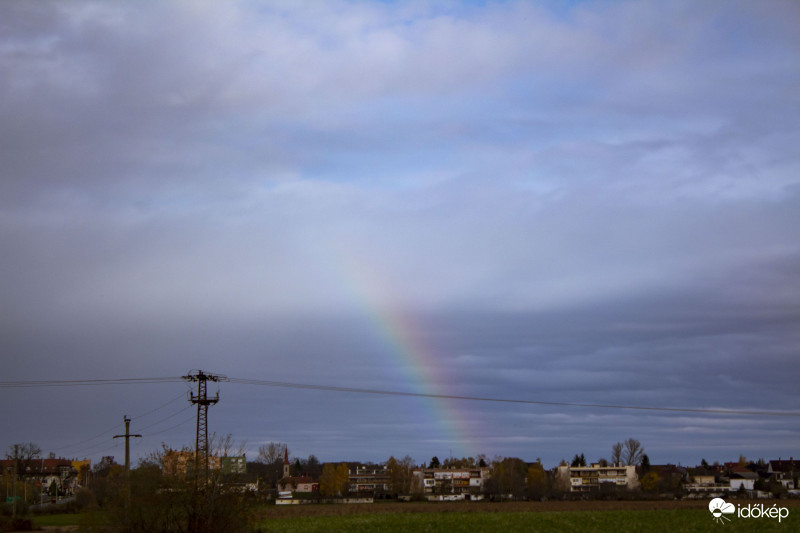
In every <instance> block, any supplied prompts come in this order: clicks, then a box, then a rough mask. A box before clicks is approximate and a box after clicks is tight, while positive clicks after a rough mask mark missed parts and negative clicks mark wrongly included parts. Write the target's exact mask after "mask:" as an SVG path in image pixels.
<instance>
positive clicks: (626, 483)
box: [556, 463, 639, 492]
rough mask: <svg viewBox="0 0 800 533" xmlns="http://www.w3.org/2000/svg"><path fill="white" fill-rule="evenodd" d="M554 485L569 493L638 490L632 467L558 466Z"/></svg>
mask: <svg viewBox="0 0 800 533" xmlns="http://www.w3.org/2000/svg"><path fill="white" fill-rule="evenodd" d="M556 483H557V485H558V486H560V487H561V488H562V489H563V490H565V491H569V492H591V491H594V490H600V489H601V488H611V487H613V488H622V489H636V488H639V477H638V476H637V475H636V467H635V466H634V465H627V466H623V465H616V466H600V465H599V464H597V463H593V464H592V465H590V466H559V467H558V469H557V470H556Z"/></svg>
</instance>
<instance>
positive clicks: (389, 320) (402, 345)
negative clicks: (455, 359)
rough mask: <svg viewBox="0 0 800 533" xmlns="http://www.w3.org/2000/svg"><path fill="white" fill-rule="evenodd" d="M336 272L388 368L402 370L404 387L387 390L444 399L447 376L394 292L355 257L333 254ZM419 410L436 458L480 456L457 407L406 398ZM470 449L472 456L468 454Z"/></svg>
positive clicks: (445, 402) (449, 402)
mask: <svg viewBox="0 0 800 533" xmlns="http://www.w3.org/2000/svg"><path fill="white" fill-rule="evenodd" d="M338 257H339V259H340V267H341V269H342V274H343V275H344V277H345V279H347V280H348V283H347V285H348V287H349V288H350V290H351V291H352V295H351V296H354V297H355V299H356V303H357V307H358V308H359V309H360V310H361V311H362V312H363V313H364V315H365V317H366V318H367V319H368V320H369V321H370V323H371V325H372V326H373V330H374V331H375V332H376V334H377V335H378V337H379V340H380V342H381V343H383V344H384V345H385V346H386V347H387V350H386V351H385V352H383V353H386V354H389V355H388V356H389V357H392V358H393V360H392V363H394V365H393V366H399V367H400V368H402V369H403V372H402V375H401V379H400V383H404V384H405V385H406V386H405V387H400V388H392V390H401V391H403V392H413V393H416V394H431V395H446V394H448V391H447V390H446V389H445V387H446V383H447V382H448V377H449V376H448V375H447V373H446V372H445V371H444V370H443V369H442V368H441V366H440V365H439V364H437V361H436V358H435V353H434V350H432V349H431V348H430V347H429V346H427V345H426V344H425V342H424V340H423V339H422V336H421V335H420V333H419V332H420V331H421V328H420V327H419V326H418V325H417V324H416V323H415V321H414V319H413V317H412V316H411V315H410V314H409V313H407V312H404V310H403V308H402V306H401V305H400V304H399V303H398V298H397V295H396V292H395V291H393V290H392V289H391V287H390V286H389V285H388V284H387V283H385V282H384V280H383V279H381V278H380V277H379V275H378V273H377V269H375V268H371V267H370V266H369V265H368V264H367V262H366V261H364V260H362V259H361V258H357V257H356V256H355V255H354V254H351V253H348V254H338ZM409 401H414V402H417V403H418V405H420V406H421V409H422V411H423V413H424V416H426V417H427V419H428V421H429V422H430V423H431V424H432V425H433V426H434V427H435V428H437V431H438V433H437V434H436V436H435V437H433V438H432V440H433V441H434V442H435V443H437V444H439V445H440V446H441V447H442V448H443V449H442V450H440V451H438V452H436V454H438V455H440V456H442V455H443V454H444V453H445V452H450V453H452V455H453V456H454V457H465V456H470V455H474V454H477V453H479V449H478V447H477V445H476V443H474V442H473V439H472V438H470V437H469V435H470V425H471V424H470V421H469V420H468V419H467V418H466V417H465V414H464V412H463V411H460V410H459V409H458V407H459V405H458V403H459V402H458V401H457V400H452V399H447V398H432V397H430V398H426V397H417V398H410V399H409ZM467 449H471V451H469V452H468V451H467Z"/></svg>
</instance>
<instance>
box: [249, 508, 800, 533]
mask: <svg viewBox="0 0 800 533" xmlns="http://www.w3.org/2000/svg"><path fill="white" fill-rule="evenodd" d="M737 503H738V504H740V505H747V504H749V503H751V502H747V501H739V502H737ZM752 503H758V504H764V506H765V507H769V506H772V504H773V503H777V505H778V506H779V507H788V508H789V509H790V512H789V517H788V518H787V519H784V520H783V521H782V522H780V523H779V522H778V521H777V520H775V519H770V518H759V519H744V518H737V517H733V518H732V519H731V521H730V522H727V523H726V524H725V526H723V525H720V524H717V523H715V522H714V521H713V518H712V516H711V514H710V513H709V511H708V507H707V505H708V502H707V501H704V500H698V501H653V502H641V501H613V502H598V501H587V502H563V501H557V502H516V503H484V502H475V503H465V502H459V503H379V504H372V505H312V506H296V507H295V506H293V507H275V508H269V509H267V510H266V511H265V512H264V515H263V516H264V519H263V520H261V521H260V522H259V524H258V527H259V529H260V531H263V532H270V533H273V532H275V533H277V532H287V533H306V532H338V531H341V532H345V531H347V532H352V531H359V532H361V531H367V532H394V531H415V532H416V531H423V532H440V531H441V532H450V531H465V532H467V531H468V532H470V533H474V532H494V531H538V532H544V533H548V532H560V531H590V532H605V531H613V532H627V531H648V532H651V531H652V532H656V533H657V532H664V533H668V532H669V533H672V532H675V531H697V532H705V531H708V532H712V531H719V528H720V527H725V531H800V501H779V502H774V501H769V502H767V501H759V502H752Z"/></svg>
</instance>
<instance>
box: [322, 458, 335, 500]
mask: <svg viewBox="0 0 800 533" xmlns="http://www.w3.org/2000/svg"><path fill="white" fill-rule="evenodd" d="M319 493H320V494H322V496H323V497H325V498H333V497H334V496H336V493H337V487H336V465H334V464H333V463H325V464H324V465H323V467H322V475H320V476H319Z"/></svg>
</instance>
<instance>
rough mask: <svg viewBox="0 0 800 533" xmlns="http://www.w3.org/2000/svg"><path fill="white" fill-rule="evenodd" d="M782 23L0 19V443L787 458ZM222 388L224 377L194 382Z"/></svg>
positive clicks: (794, 165)
mask: <svg viewBox="0 0 800 533" xmlns="http://www.w3.org/2000/svg"><path fill="white" fill-rule="evenodd" d="M798 22H800V4H798V3H796V2H790V1H777V0H776V1H771V0H769V1H763V2H749V1H743V2H735V1H725V2H722V1H709V2H695V1H686V2H680V1H678V2H672V1H670V2H617V1H601V2H580V1H577V2H564V1H553V2H503V1H498V2H446V1H443V2H434V3H430V2H415V1H408V2H406V1H396V2H394V1H392V2H367V1H338V0H332V1H325V2H315V1H309V2H298V1H294V0H292V1H274V2H270V1H266V2H258V1H247V2H245V1H240V2H224V3H223V2H189V1H185V2H164V1H159V2H148V3H139V2H136V3H124V4H123V3H109V2H92V1H73V2H27V1H6V2H2V4H0V163H1V164H0V356H1V357H2V377H0V381H3V382H4V385H3V386H0V402H1V403H2V405H3V409H2V410H1V411H0V448H2V450H5V449H7V447H8V446H9V445H11V444H13V443H15V442H29V441H33V442H35V443H37V444H39V445H40V446H41V448H42V449H43V451H44V452H45V453H47V452H50V451H53V452H54V453H57V454H58V455H65V456H72V457H84V456H85V457H90V458H92V459H94V460H97V459H98V458H99V457H100V456H102V455H115V456H116V457H117V458H118V459H119V460H121V459H122V446H121V440H120V439H117V440H116V441H114V440H113V439H112V437H113V435H114V434H117V433H122V432H123V425H122V417H123V415H128V416H132V417H134V420H133V423H132V426H131V429H132V431H133V432H136V433H142V434H143V435H144V438H142V439H140V440H137V441H136V442H134V443H133V449H134V454H136V455H137V456H142V455H144V454H146V453H147V452H149V451H152V450H155V449H156V448H158V447H159V446H160V444H161V443H162V442H165V443H166V444H167V445H170V446H175V447H178V446H182V445H189V444H193V442H194V414H193V411H192V409H191V406H190V405H189V402H188V401H187V400H186V393H187V391H188V390H189V388H188V386H187V385H186V384H184V383H181V382H180V381H179V380H176V381H174V382H169V383H160V384H130V385H95V386H74V387H72V386H69V387H68V386H58V387H56V386H48V387H10V386H8V382H20V381H30V380H87V379H118V378H126V379H127V378H144V377H148V378H149V377H178V376H181V375H184V374H186V373H187V372H189V371H190V370H192V369H203V370H205V371H208V372H214V373H219V374H224V375H226V376H228V377H230V378H233V381H231V382H227V383H221V384H219V392H220V398H221V400H220V403H219V404H218V405H216V406H214V407H212V408H211V409H210V412H209V431H216V432H217V433H222V434H227V433H231V434H233V436H234V438H235V439H236V440H237V441H239V442H246V448H247V449H248V456H249V457H252V456H253V455H254V450H255V449H256V448H257V447H258V445H259V444H262V443H264V442H269V441H279V442H286V443H288V445H289V448H290V451H291V453H292V455H293V456H299V457H306V456H308V455H309V454H315V455H317V456H318V457H319V458H320V459H321V460H323V461H334V460H364V461H367V460H371V461H382V460H385V459H386V458H388V457H389V456H390V455H394V456H403V455H406V454H408V455H410V456H411V457H413V458H414V459H416V460H417V462H423V461H428V460H429V459H430V458H431V456H433V455H437V456H439V457H440V458H443V457H447V456H448V455H450V454H452V455H458V456H462V455H474V454H478V453H485V454H487V455H488V456H490V457H491V456H494V455H496V454H499V455H504V456H518V457H521V458H523V459H526V460H535V459H536V458H537V457H541V458H542V459H543V460H544V461H545V464H546V465H548V466H552V465H554V464H555V463H557V462H558V461H559V460H560V459H561V458H567V459H570V458H571V457H572V456H573V455H574V454H576V453H584V454H585V455H586V457H587V458H589V459H590V460H594V459H596V458H599V457H604V456H608V455H609V453H610V448H611V445H612V444H613V443H614V442H616V441H618V440H623V439H625V438H627V437H635V438H637V439H639V440H640V441H641V442H642V443H643V444H644V447H645V451H646V452H648V454H649V456H650V459H651V462H653V463H665V462H679V461H680V462H682V463H683V464H696V463H698V462H699V461H700V459H701V458H707V459H708V460H710V461H711V460H720V461H723V460H735V459H737V458H738V456H739V454H744V455H746V456H747V457H749V458H759V457H765V458H777V457H779V456H781V457H784V458H787V457H789V456H795V457H799V456H800V428H798V424H797V421H798V419H797V418H795V417H787V416H770V415H767V414H761V415H752V414H750V415H748V414H735V415H733V414H719V413H691V412H673V411H642V410H629V409H608V408H601V407H571V406H565V405H541V404H533V403H531V404H516V403H500V402H480V401H469V400H455V399H445V398H432V397H426V396H390V395H369V394H359V393H345V392H334V391H325V390H313V389H292V388H281V387H271V386H263V385H245V384H241V383H235V381H236V380H237V379H239V380H241V379H243V378H246V379H253V380H269V381H280V382H291V383H298V384H308V385H322V386H333V387H347V388H364V389H374V390H382V391H398V392H410V393H416V394H421V395H450V396H479V397H484V398H494V399H513V400H529V401H534V402H561V403H580V404H603V405H622V406H637V407H659V408H661V407H669V408H684V409H729V410H739V411H770V412H774V413H779V414H780V413H783V414H794V415H797V414H798V413H800V398H798V396H797V384H798V382H800V365H799V364H798V363H800V361H799V360H798V359H799V356H800V354H798V348H799V347H800V230H798V228H800V149H798V147H800V129H798V124H800V33H798V31H797V27H798ZM209 390H210V392H212V393H215V392H216V391H217V385H212V386H210V388H209Z"/></svg>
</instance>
